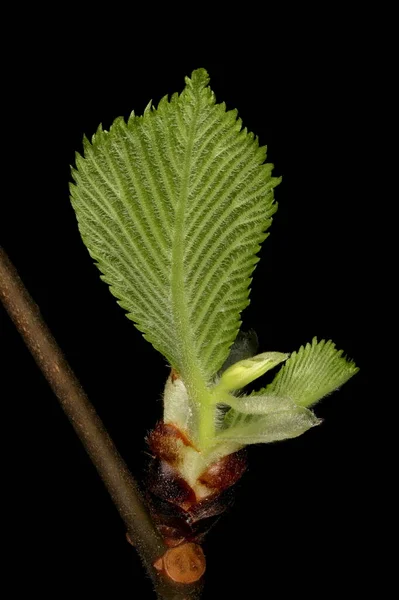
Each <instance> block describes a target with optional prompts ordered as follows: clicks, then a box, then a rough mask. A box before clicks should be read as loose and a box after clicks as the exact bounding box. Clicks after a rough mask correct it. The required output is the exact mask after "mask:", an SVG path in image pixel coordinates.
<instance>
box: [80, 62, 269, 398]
mask: <svg viewBox="0 0 399 600" xmlns="http://www.w3.org/2000/svg"><path fill="white" fill-rule="evenodd" d="M207 84H208V75H207V73H206V71H205V70H203V69H199V70H197V71H194V72H193V73H192V76H191V79H189V78H186V87H185V89H184V91H183V92H182V93H181V94H180V95H177V94H175V95H173V96H172V98H171V99H170V101H168V99H167V98H166V97H165V98H163V99H162V100H161V102H160V103H159V105H158V107H157V109H154V108H148V109H147V110H146V111H145V113H144V115H143V116H142V117H136V116H132V117H131V118H130V119H129V121H128V122H127V123H125V121H124V120H123V119H122V118H119V119H117V120H116V121H115V122H114V123H113V125H112V126H111V128H110V131H109V132H106V131H103V130H102V129H101V128H100V129H99V130H98V132H97V133H96V135H94V136H93V139H92V143H89V142H88V141H87V140H86V141H85V143H84V157H82V156H79V155H78V156H77V158H76V170H74V171H73V177H74V180H75V184H74V185H71V200H72V204H73V207H74V209H75V211H76V215H77V219H78V222H79V229H80V232H81V235H82V238H83V240H84V242H85V244H86V245H87V247H88V249H89V252H90V254H91V256H92V257H93V258H94V260H95V261H96V263H97V266H98V267H99V269H100V271H101V272H102V273H103V276H102V278H103V280H104V281H106V282H107V283H108V284H109V286H110V289H111V292H112V293H113V294H114V295H115V296H116V297H117V298H118V300H119V304H120V305H121V306H122V307H123V308H124V309H126V310H127V312H128V315H127V316H128V317H129V318H130V319H131V320H133V321H134V322H135V324H136V326H137V328H138V329H140V330H141V331H142V332H143V334H144V337H145V338H146V339H147V340H149V341H150V342H151V343H152V344H153V345H154V347H155V348H156V349H157V350H159V351H160V352H161V353H162V354H163V355H164V356H165V357H166V358H167V360H168V361H169V362H170V364H171V365H172V366H173V367H174V368H175V369H176V370H177V371H178V372H179V373H180V374H181V376H182V378H183V380H184V381H185V383H186V385H187V386H188V388H189V389H190V390H191V392H192V391H193V390H194V389H198V388H201V386H202V388H203V386H204V385H205V384H206V383H207V382H209V381H210V380H211V378H212V377H213V376H214V375H215V374H216V372H217V371H218V370H219V369H220V367H221V366H222V364H223V362H224V361H225V360H226V357H227V355H228V352H229V348H230V346H231V344H232V343H233V341H234V339H235V337H236V335H237V332H238V329H239V327H240V323H241V322H240V313H241V311H242V310H243V309H244V308H245V306H247V304H248V303H249V300H248V296H249V286H250V282H251V274H252V271H253V269H254V267H255V264H256V263H257V261H258V258H257V257H256V254H257V252H258V251H259V249H260V244H261V243H262V242H263V240H264V239H265V237H266V233H265V232H266V230H267V229H268V227H269V226H270V223H271V216H272V214H273V213H274V212H275V210H276V206H275V204H273V188H274V187H275V186H276V185H277V184H278V183H279V179H276V178H274V177H272V176H271V172H272V165H271V164H264V161H265V158H266V149H265V148H264V147H259V145H258V141H257V139H255V138H254V135H253V134H252V133H248V132H247V130H246V129H242V125H241V120H240V119H238V118H237V112H236V111H235V110H233V111H226V107H225V105H224V104H216V102H215V96H214V94H213V92H212V91H211V90H210V88H209V87H207Z"/></svg>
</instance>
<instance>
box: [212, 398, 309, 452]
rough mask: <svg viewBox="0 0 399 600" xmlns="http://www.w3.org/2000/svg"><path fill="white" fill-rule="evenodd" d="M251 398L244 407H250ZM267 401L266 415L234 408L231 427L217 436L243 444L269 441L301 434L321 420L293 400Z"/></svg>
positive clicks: (228, 420)
mask: <svg viewBox="0 0 399 600" xmlns="http://www.w3.org/2000/svg"><path fill="white" fill-rule="evenodd" d="M249 400H250V397H248V399H247V400H245V403H246V406H245V407H243V408H244V410H249V406H247V405H248V404H249ZM255 403H256V401H255ZM237 404H238V403H237ZM263 404H264V406H263V409H264V412H263V414H262V412H261V410H259V412H258V413H253V414H249V413H247V412H244V413H241V412H240V411H239V410H235V409H231V410H230V411H229V412H228V413H227V415H226V417H225V425H226V426H227V427H226V429H224V430H222V431H221V432H220V433H219V434H218V436H217V439H218V440H220V441H226V442H230V443H235V444H237V445H238V446H240V447H242V446H246V445H248V444H260V443H262V444H269V443H271V442H278V441H282V440H286V439H291V438H295V437H298V436H300V435H302V434H303V433H305V431H307V430H308V429H310V428H312V427H315V426H316V425H319V424H320V423H321V421H320V419H318V418H317V417H316V416H315V415H314V413H313V412H312V411H311V410H309V409H307V408H305V407H303V406H296V405H295V404H294V403H293V402H292V401H291V400H289V399H283V398H278V397H271V396H270V397H264V402H263ZM259 408H260V407H259Z"/></svg>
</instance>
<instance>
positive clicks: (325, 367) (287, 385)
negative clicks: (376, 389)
mask: <svg viewBox="0 0 399 600" xmlns="http://www.w3.org/2000/svg"><path fill="white" fill-rule="evenodd" d="M342 354H343V351H342V350H336V349H335V344H333V342H332V341H331V340H330V341H328V342H326V341H325V340H321V341H320V342H318V341H317V338H313V340H312V343H311V344H309V343H308V344H306V346H305V347H303V346H301V348H300V349H299V350H298V352H293V353H292V354H291V356H290V358H289V359H288V360H287V362H286V363H285V365H284V366H283V367H282V368H281V369H280V371H279V372H278V373H277V375H276V377H275V378H274V380H273V381H272V383H271V384H269V385H268V386H267V387H266V388H265V389H264V390H260V391H259V392H258V393H259V394H260V395H263V394H264V393H265V392H266V393H267V394H271V395H276V396H283V397H288V398H291V399H292V400H293V401H294V402H295V404H297V405H300V406H311V405H312V404H315V403H316V402H318V401H319V400H321V398H323V397H324V396H326V395H327V394H330V393H331V392H333V391H334V390H336V389H337V388H339V387H340V386H341V385H343V384H344V383H345V382H346V381H348V379H350V378H351V377H352V376H353V375H354V374H355V373H357V372H358V370H359V369H358V368H357V367H356V365H355V363H354V362H353V361H350V360H347V359H346V358H344V357H343V356H342Z"/></svg>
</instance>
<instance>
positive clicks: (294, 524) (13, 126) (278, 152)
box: [0, 30, 376, 600]
mask: <svg viewBox="0 0 399 600" xmlns="http://www.w3.org/2000/svg"><path fill="white" fill-rule="evenodd" d="M75 34H76V32H75ZM340 34H341V35H340V36H338V37H336V36H335V35H333V36H331V37H330V38H329V39H328V40H324V43H323V37H324V34H323V32H321V33H320V35H319V37H318V38H317V39H314V40H312V41H310V42H309V43H305V41H304V40H302V41H301V42H295V43H293V42H292V43H291V45H290V42H289V39H288V38H287V39H285V40H283V39H280V40H279V41H278V42H274V43H273V44H271V45H270V47H268V46H267V44H266V45H265V48H264V49H263V52H260V51H258V52H254V55H255V58H254V56H251V57H250V58H245V57H242V56H241V55H239V54H238V53H237V52H236V53H235V54H233V53H232V52H229V51H226V48H225V49H224V50H223V51H220V52H218V51H217V50H214V52H213V55H212V56H213V57H212V59H210V58H209V55H205V56H201V54H199V55H198V57H197V58H195V59H193V58H192V56H191V55H190V52H189V51H187V52H184V51H183V52H181V51H179V52H176V53H174V52H172V51H171V50H170V48H169V47H168V46H165V47H161V48H158V50H157V52H156V53H154V55H151V52H149V53H147V52H146V51H145V48H143V50H142V52H141V53H139V52H138V51H137V50H135V51H134V50H133V48H132V50H131V53H130V52H129V49H128V48H124V49H123V52H120V51H119V48H118V47H116V49H115V48H114V49H113V50H114V51H113V52H112V51H110V52H109V53H108V52H107V51H105V52H104V51H103V52H102V54H101V58H99V57H98V54H97V47H98V46H101V45H104V40H103V38H102V36H101V35H98V36H97V35H96V34H92V35H91V38H90V42H88V41H87V40H86V41H85V37H84V35H83V34H82V39H80V41H79V42H78V41H77V40H75V39H74V37H73V36H74V33H73V32H72V34H71V36H70V37H69V39H68V40H66V41H65V42H63V41H59V44H55V38H56V37H57V34H53V35H54V39H53V38H52V39H51V44H43V43H42V41H41V39H40V36H37V37H36V38H35V39H34V41H33V43H30V44H29V45H28V46H26V47H25V49H24V52H23V54H22V55H21V56H19V55H18V54H15V55H13V57H12V62H11V63H9V64H8V66H7V72H6V73H5V74H4V77H6V81H7V86H6V90H7V91H6V93H5V95H4V99H5V107H4V108H3V143H4V147H5V148H6V150H7V153H6V157H5V158H4V159H3V183H4V184H5V183H7V186H6V189H4V193H3V200H2V206H1V217H0V219H1V243H2V245H3V247H4V248H5V250H6V251H7V252H8V254H9V256H10V258H11V260H12V261H13V262H14V264H15V266H16V267H17V269H18V271H19V273H20V275H21V277H22V279H23V281H24V282H25V284H26V286H27V288H28V289H29V291H30V293H31V295H32V296H33V298H34V299H35V301H36V302H37V303H38V304H39V306H40V308H41V311H42V314H43V316H44V318H45V320H46V321H47V323H48V325H49V326H50V328H51V330H52V332H53V334H54V335H55V337H56V339H57V341H58V343H59V344H60V346H61V347H62V349H63V350H64V352H65V354H66V357H67V359H68V360H69V361H70V364H71V366H72V368H73V369H74V370H75V372H76V374H77V376H78V377H79V379H80V381H81V383H82V384H83V387H84V388H85V390H86V391H87V393H88V395H89V397H90V398H91V400H92V402H93V404H94V405H95V407H96V409H97V411H98V413H99V415H100V416H101V418H102V419H103V421H104V423H105V425H106V427H107V428H108V430H109V432H110V434H111V436H112V437H113V439H114V441H115V442H116V444H117V446H118V448H119V450H120V452H121V454H122V455H123V457H124V458H125V460H126V461H127V463H128V465H129V467H130V468H131V470H132V472H133V473H134V474H135V475H137V476H138V477H139V476H140V469H141V465H142V462H143V456H144V452H145V443H144V437H145V435H146V433H147V432H148V431H149V430H150V429H151V428H152V427H153V426H154V424H155V422H156V420H157V419H158V418H159V417H160V415H161V401H160V397H161V392H162V387H163V382H164V380H165V379H166V377H167V375H168V368H167V366H166V364H165V362H164V360H163V358H162V357H161V356H159V355H158V354H157V353H156V352H155V351H154V350H153V349H152V347H151V346H150V345H149V344H148V343H147V342H145V341H144V340H143V338H142V337H141V334H140V333H139V332H138V331H137V330H136V329H135V328H134V326H133V325H132V323H131V322H130V321H128V320H127V319H126V318H125V317H124V314H123V311H122V309H120V308H119V307H118V306H117V304H116V302H115V299H114V298H113V297H112V296H111V294H110V293H109V292H108V290H107V287H106V285H105V284H104V283H102V282H101V281H100V279H99V276H98V271H97V269H96V268H95V267H94V266H93V264H92V261H91V259H90V257H89V255H88V253H87V251H86V249H85V247H84V246H83V243H82V242H81V240H80V237H79V234H78V230H77V226H76V222H75V217H74V213H73V211H72V208H71V206H70V203H69V194H68V182H69V181H70V165H71V164H73V161H74V153H75V151H76V150H78V151H80V150H81V140H82V136H83V134H84V133H86V134H87V135H88V136H91V135H92V133H94V132H95V130H96V128H97V126H98V124H99V123H100V122H101V123H102V124H103V126H104V128H108V127H109V125H110V124H111V123H112V121H113V119H114V118H116V117H117V116H119V115H124V116H125V117H127V116H128V115H129V113H130V112H131V110H132V109H135V111H136V113H138V114H139V113H141V112H142V111H143V110H144V108H145V106H146V104H147V103H148V101H149V100H150V99H152V100H153V101H154V102H155V103H156V104H157V102H158V101H159V99H160V98H161V97H162V96H164V95H165V94H170V93H173V92H175V91H181V89H182V88H183V87H184V81H183V78H184V76H185V75H188V74H190V73H191V71H192V70H193V69H195V68H197V67H205V68H207V69H208V71H209V74H210V77H211V86H212V89H213V90H214V91H215V93H216V96H217V99H218V100H219V101H225V102H226V103H227V106H228V107H229V108H238V110H239V114H240V116H241V118H242V119H243V122H244V125H245V126H247V127H248V129H250V130H252V131H254V132H255V133H256V134H257V135H258V136H259V138H260V142H261V143H262V144H267V145H268V148H269V152H268V159H269V160H270V161H272V162H273V163H274V164H275V171H274V174H276V175H282V176H283V182H282V184H281V185H280V186H279V187H278V188H277V190H276V199H277V201H278V203H279V210H278V212H277V214H276V215H275V218H274V222H273V225H272V228H271V235H270V237H269V238H268V239H267V240H266V242H265V243H264V246H263V249H262V252H261V257H262V258H261V262H260V263H259V265H258V266H257V268H256V271H255V276H254V282H253V287H252V294H251V299H252V300H251V305H250V306H249V307H248V308H247V309H246V310H245V312H244V313H243V321H244V328H245V329H249V328H251V327H253V328H255V329H256V331H257V332H258V336H259V340H260V351H266V350H279V351H288V352H289V351H293V350H295V349H297V348H299V346H300V345H301V344H303V343H306V342H307V341H310V340H311V339H312V337H313V336H315V335H316V336H318V337H319V338H320V339H321V338H326V339H330V338H331V339H333V340H334V341H335V342H336V344H337V346H338V347H339V348H343V349H344V350H345V352H346V353H347V354H348V355H349V356H350V357H353V358H354V359H355V360H356V362H357V364H358V366H359V367H360V369H361V371H360V373H359V374H358V375H356V377H354V378H353V379H352V380H351V381H350V382H349V383H347V384H346V385H345V386H344V387H343V388H342V390H341V391H340V392H339V393H336V394H335V395H333V396H331V397H329V398H327V399H326V400H324V401H323V402H322V403H321V404H320V405H318V406H317V407H316V413H317V415H318V416H319V417H321V418H323V419H324V423H323V424H322V425H321V426H320V427H318V428H315V429H314V430H311V431H309V432H307V433H306V434H305V435H304V436H302V437H300V438H298V439H295V440H291V441H287V442H284V443H279V444H274V445H265V446H256V447H253V448H251V449H250V467H249V470H248V473H247V474H246V475H245V476H244V478H243V481H242V485H241V486H240V488H239V490H238V493H237V500H236V504H235V505H234V507H233V508H232V509H231V510H230V512H229V513H228V514H227V515H225V516H224V517H223V519H222V520H221V521H220V523H218V525H217V526H216V527H215V529H214V530H213V531H212V532H211V533H210V534H209V538H208V539H207V541H206V543H205V546H204V549H205V551H206V554H207V559H208V570H207V587H206V592H205V594H204V600H206V599H208V598H214V597H216V592H215V590H216V589H220V587H219V588H218V586H221V585H223V597H229V598H241V597H243V595H244V594H245V596H246V597H250V598H252V597H254V598H255V597H263V596H265V597H266V596H268V595H269V593H270V591H271V590H274V591H275V590H277V591H278V592H279V594H280V596H281V597H285V596H286V595H287V596H288V595H289V594H291V593H293V592H294V591H295V592H296V593H300V594H301V593H303V594H304V593H306V594H307V595H308V596H309V595H310V596H313V595H314V596H315V597H316V595H317V597H319V596H320V593H322V595H325V592H321V590H327V591H328V593H339V592H340V591H341V590H342V588H343V587H344V588H345V591H346V592H350V591H352V590H353V591H356V590H357V589H358V586H359V581H360V580H361V579H362V578H364V573H363V571H364V568H365V567H364V561H365V560H367V556H368V553H369V544H370V535H371V533H370V532H371V527H372V525H370V519H369V518H368V517H367V514H368V513H367V508H365V502H367V496H368V495H369V490H370V489H371V487H372V486H371V485H370V484H369V483H368V481H369V478H370V468H371V465H370V458H369V443H370V442H369V438H368V436H367V430H366V428H365V427H364V419H365V414H366V413H367V411H368V409H369V406H370V402H371V399H370V397H369V396H370V391H369V390H370V383H371V381H370V377H371V376H370V362H369V359H368V356H369V355H368V343H367V339H368V336H369V335H370V331H371V330H372V329H373V327H374V325H373V319H372V318H370V311H369V307H368V304H367V303H368V290H369V283H370V281H372V279H373V269H374V266H373V262H372V261H370V260H369V259H370V256H371V254H372V249H370V240H369V228H370V215H371V212H370V207H371V205H372V203H373V201H374V199H375V197H374V190H373V188H372V186H370V185H369V183H368V182H369V181H370V160H371V158H370V153H369V152H370V148H369V141H370V136H371V135H372V133H373V127H374V126H375V125H374V122H375V120H374V117H373V110H374V107H373V98H371V97H370V82H369V71H370V68H371V69H374V68H375V67H376V65H375V64H374V65H373V60H374V58H373V53H372V52H370V53H369V52H368V45H367V42H366V41H365V40H359V42H358V43H357V44H356V43H355V44H354V45H353V46H352V45H351V44H350V43H349V38H348V40H347V42H348V43H347V45H345V46H343V42H342V39H343V37H344V38H345V35H346V32H345V31H343V30H342V31H340ZM86 42H87V43H86ZM359 43H360V47H359ZM103 50H104V48H103ZM155 54H156V56H155ZM284 57H285V58H284ZM0 332H1V346H2V350H4V358H3V359H2V374H1V377H2V387H3V389H5V390H7V392H6V394H5V397H4V400H3V419H4V421H3V433H4V434H5V438H6V440H7V445H6V454H5V456H6V460H5V465H6V472H7V474H6V481H7V484H6V488H5V489H6V491H5V492H4V497H5V499H6V500H7V501H8V502H9V507H10V508H9V513H8V514H6V520H7V521H8V523H7V525H10V526H11V530H12V531H11V535H10V542H9V544H8V546H7V547H8V558H9V561H10V565H11V568H13V567H14V566H15V565H17V569H18V574H17V575H16V576H15V579H14V581H13V586H14V587H13V590H14V596H12V597H17V596H19V592H21V591H22V590H25V589H26V588H27V587H28V588H29V589H30V590H31V591H32V592H37V593H38V595H39V596H40V597H42V598H53V597H54V595H55V594H56V593H57V591H59V589H60V587H59V586H60V585H61V589H62V591H65V592H66V593H72V592H76V593H77V590H79V595H80V594H81V595H83V593H84V594H85V595H86V596H87V597H94V596H98V595H99V596H100V597H102V595H103V596H104V597H105V596H106V595H108V594H111V593H112V597H113V598H119V597H125V595H126V593H129V594H131V595H133V597H139V598H151V597H153V596H152V591H151V584H150V582H149V580H148V579H146V576H145V574H144V571H143V569H142V567H141V564H140V561H139V559H138V557H137V555H136V553H135V551H134V550H132V548H131V546H130V545H129V544H127V542H126V541H125V537H124V535H125V534H124V527H123V524H122V522H121V520H120V518H119V516H118V514H117V512H116V510H115V509H114V507H113V505H112V503H111V501H110V499H109V498H108V496H107V493H106V491H105V489H104V488H103V485H102V483H101V481H100V479H99V477H98V476H97V474H96V472H95V471H94V469H93V467H92V465H91V464H90V461H89V459H88V457H87V456H86V454H85V452H84V450H83V449H82V447H81V445H80V442H79V440H78V439H77V438H76V436H75V434H74V432H73V430H72V428H71V426H70V424H69V423H68V421H67V419H66V417H65V416H64V414H63V413H62V411H61V409H60V408H59V406H58V403H57V400H56V398H55V397H54V395H53V394H52V392H51V391H50V389H49V387H48V385H47V383H46V381H45V380H44V378H43V376H42V375H41V373H40V372H39V371H38V369H37V367H36V365H35V363H34V361H33V359H32V358H31V356H30V355H29V353H28V351H27V350H26V349H25V347H24V344H23V342H22V340H21V339H20V338H19V336H18V334H17V333H16V331H15V329H14V327H13V325H12V324H11V322H10V320H9V319H8V317H7V315H6V313H5V312H4V310H3V309H2V308H1V309H0ZM8 515H9V516H8ZM366 522H367V526H365V525H366ZM217 597H219V596H217Z"/></svg>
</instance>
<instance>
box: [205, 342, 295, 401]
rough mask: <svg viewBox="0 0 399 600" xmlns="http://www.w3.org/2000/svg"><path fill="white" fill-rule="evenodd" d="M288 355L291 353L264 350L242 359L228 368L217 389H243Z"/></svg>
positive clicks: (228, 390)
mask: <svg viewBox="0 0 399 600" xmlns="http://www.w3.org/2000/svg"><path fill="white" fill-rule="evenodd" d="M288 356H289V354H283V353H282V352H263V353H262V354H257V355H256V356H252V357H251V358H245V359H244V360H240V361H238V362H236V363H234V365H232V366H231V367H229V368H228V369H226V371H225V372H224V373H223V374H222V376H221V378H220V380H219V382H218V384H217V386H216V388H215V390H216V389H220V390H222V391H226V392H231V391H233V390H238V389H241V388H243V387H245V386H246V385H248V383H251V381H254V379H257V378H258V377H261V375H264V374H265V373H266V372H267V371H269V370H270V369H273V367H275V366H276V365H278V364H280V363H281V362H283V361H284V360H287V358H288Z"/></svg>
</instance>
